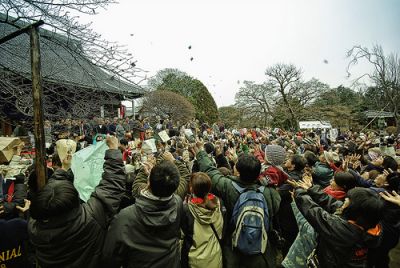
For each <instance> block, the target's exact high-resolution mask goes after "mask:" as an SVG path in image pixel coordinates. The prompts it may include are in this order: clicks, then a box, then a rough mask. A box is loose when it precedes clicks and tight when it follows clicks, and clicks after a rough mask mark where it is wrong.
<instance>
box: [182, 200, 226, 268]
mask: <svg viewBox="0 0 400 268" xmlns="http://www.w3.org/2000/svg"><path fill="white" fill-rule="evenodd" d="M206 198H208V201H206V202H195V199H196V198H194V199H192V200H191V201H190V202H189V203H186V204H184V206H183V218H182V231H183V233H184V235H185V238H184V240H183V246H182V257H181V267H185V268H186V267H191V268H195V267H197V268H202V267H213V268H222V249H221V246H220V243H219V239H222V229H223V219H222V213H221V207H220V203H219V202H218V199H217V198H216V197H215V196H214V195H212V194H210V195H209V196H207V197H206ZM211 225H213V227H214V229H215V231H216V233H217V234H215V233H214V231H213V229H212V226H211ZM217 235H218V237H217Z"/></svg>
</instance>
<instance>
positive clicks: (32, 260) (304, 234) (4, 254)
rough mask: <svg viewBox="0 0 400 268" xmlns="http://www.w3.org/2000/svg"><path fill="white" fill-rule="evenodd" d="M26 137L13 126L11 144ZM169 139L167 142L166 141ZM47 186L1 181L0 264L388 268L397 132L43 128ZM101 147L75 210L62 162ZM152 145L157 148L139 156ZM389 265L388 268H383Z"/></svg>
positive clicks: (398, 218) (93, 123)
mask: <svg viewBox="0 0 400 268" xmlns="http://www.w3.org/2000/svg"><path fill="white" fill-rule="evenodd" d="M25 132H26V133H27V132H28V131H27V130H26V129H24V127H23V124H22V125H21V124H20V125H18V129H16V130H15V131H14V134H15V135H17V136H18V135H20V133H25ZM165 134H167V139H166V138H165ZM45 136H46V147H47V153H48V178H47V181H48V182H47V184H46V185H45V186H44V187H43V188H42V189H37V187H36V185H35V181H36V180H35V173H34V171H32V170H30V173H28V174H20V175H18V176H16V178H14V179H13V180H5V179H4V178H3V177H2V176H1V175H0V180H1V183H0V186H1V189H0V195H1V196H0V202H1V203H0V204H1V205H0V267H1V268H3V267H35V266H36V267H152V268H156V267H163V268H167V267H175V268H178V267H199V268H204V267H209V268H220V267H221V268H222V267H229V268H230V267H285V268H292V267H322V268H325V267H326V268H329V267H389V265H390V263H391V262H392V263H393V262H394V261H395V260H393V259H392V258H390V251H391V250H392V249H394V248H395V247H396V245H398V243H399V237H400V196H399V192H400V173H399V172H400V169H399V164H400V157H399V155H400V135H399V136H395V135H388V134H386V133H380V132H376V131H368V132H365V133H360V132H353V131H346V132H340V131H339V133H338V135H337V137H332V136H330V135H328V133H327V132H326V131H323V130H304V131H284V130H282V129H268V128H265V129H260V128H257V127H254V128H251V129H246V128H241V129H239V128H235V129H234V128H225V126H224V124H223V123H214V124H212V125H210V124H208V123H200V122H198V121H197V120H192V121H190V122H188V123H185V124H180V123H179V122H172V121H171V120H168V119H165V120H162V119H160V118H146V119H143V120H134V119H130V118H126V119H118V118H115V119H108V120H107V119H106V120H104V119H102V118H94V119H92V120H69V119H67V120H62V121H59V122H49V121H46V123H45ZM59 139H72V140H74V141H75V142H76V144H77V150H84V149H85V148H86V147H90V146H93V144H96V143H98V142H105V143H106V144H107V145H108V150H107V151H106V153H105V156H104V159H105V162H104V166H103V175H102V178H101V180H100V183H99V184H98V185H97V186H96V187H95V189H94V191H93V193H92V194H91V196H90V198H89V199H88V200H87V201H86V202H84V201H83V200H81V199H80V197H79V193H78V191H77V190H76V188H75V187H74V184H73V182H74V174H73V172H72V171H71V161H72V155H71V153H70V152H69V153H68V154H67V156H66V157H64V158H60V156H59V155H58V152H57V149H56V148H57V147H56V146H55V142H56V141H57V140H59ZM150 139H151V140H153V141H154V148H152V147H148V146H146V141H147V140H150ZM393 267H394V266H393Z"/></svg>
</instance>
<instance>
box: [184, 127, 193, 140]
mask: <svg viewBox="0 0 400 268" xmlns="http://www.w3.org/2000/svg"><path fill="white" fill-rule="evenodd" d="M185 136H186V138H189V137H191V136H193V131H192V130H191V129H185Z"/></svg>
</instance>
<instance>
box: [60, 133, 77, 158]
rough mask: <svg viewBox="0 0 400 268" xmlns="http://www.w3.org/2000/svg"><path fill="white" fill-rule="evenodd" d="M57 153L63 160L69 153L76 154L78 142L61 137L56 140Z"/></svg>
mask: <svg viewBox="0 0 400 268" xmlns="http://www.w3.org/2000/svg"><path fill="white" fill-rule="evenodd" d="M56 146H57V153H58V156H59V157H60V160H61V162H62V161H63V160H64V159H65V158H66V157H67V154H68V153H71V154H74V153H75V151H76V142H75V141H73V140H67V139H61V140H58V141H57V142H56Z"/></svg>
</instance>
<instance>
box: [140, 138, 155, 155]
mask: <svg viewBox="0 0 400 268" xmlns="http://www.w3.org/2000/svg"><path fill="white" fill-rule="evenodd" d="M142 149H143V150H144V151H146V152H149V151H150V153H156V152H157V146H156V140H155V139H148V140H145V141H144V144H143V146H142Z"/></svg>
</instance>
